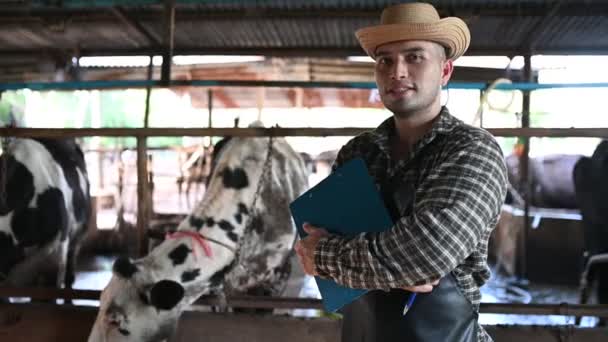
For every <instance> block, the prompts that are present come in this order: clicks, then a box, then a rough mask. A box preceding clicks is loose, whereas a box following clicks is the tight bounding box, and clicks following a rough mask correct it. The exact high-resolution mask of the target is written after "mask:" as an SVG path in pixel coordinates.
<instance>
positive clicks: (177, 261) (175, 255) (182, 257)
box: [169, 243, 192, 266]
mask: <svg viewBox="0 0 608 342" xmlns="http://www.w3.org/2000/svg"><path fill="white" fill-rule="evenodd" d="M190 252H192V250H191V249H190V248H188V246H186V245H185V244H183V243H182V244H180V245H179V246H177V247H175V249H174V250H172V251H171V253H169V258H170V259H171V260H172V261H173V265H174V266H175V265H181V264H183V263H184V261H186V258H187V257H188V253H190Z"/></svg>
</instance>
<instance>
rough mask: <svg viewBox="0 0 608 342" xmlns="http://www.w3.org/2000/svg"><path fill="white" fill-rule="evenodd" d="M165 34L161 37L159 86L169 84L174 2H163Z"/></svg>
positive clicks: (173, 32) (173, 30)
mask: <svg viewBox="0 0 608 342" xmlns="http://www.w3.org/2000/svg"><path fill="white" fill-rule="evenodd" d="M164 23H165V34H164V36H163V44H164V49H163V65H162V70H161V74H160V81H161V84H162V85H163V86H165V87H168V86H169V85H170V84H171V64H172V63H173V62H172V60H173V44H174V38H175V0H165V20H164Z"/></svg>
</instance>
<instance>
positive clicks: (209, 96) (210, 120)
mask: <svg viewBox="0 0 608 342" xmlns="http://www.w3.org/2000/svg"><path fill="white" fill-rule="evenodd" d="M207 108H208V110H209V116H208V117H207V127H209V128H212V127H213V89H211V88H208V89H207ZM203 142H204V143H205V144H206V145H207V146H206V147H210V146H212V145H213V137H212V136H208V137H207V138H206V139H204V140H203Z"/></svg>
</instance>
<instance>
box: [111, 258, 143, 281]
mask: <svg viewBox="0 0 608 342" xmlns="http://www.w3.org/2000/svg"><path fill="white" fill-rule="evenodd" d="M112 271H113V272H114V274H116V275H118V276H119V277H121V278H124V279H129V278H131V277H132V276H133V274H135V272H137V271H138V269H137V266H135V264H133V263H132V262H131V260H130V259H129V258H127V257H119V258H118V259H116V261H114V265H113V266H112Z"/></svg>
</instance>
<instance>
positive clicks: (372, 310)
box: [341, 182, 478, 342]
mask: <svg viewBox="0 0 608 342" xmlns="http://www.w3.org/2000/svg"><path fill="white" fill-rule="evenodd" d="M380 190H381V193H382V197H383V200H384V203H385V205H386V207H387V209H388V210H389V212H390V214H391V216H392V219H393V222H395V221H396V220H397V219H398V218H399V216H401V215H400V214H399V213H405V214H408V212H411V206H412V204H413V193H414V191H415V190H414V189H413V187H411V186H410V188H409V189H407V188H406V189H396V188H395V187H393V184H390V183H386V182H385V183H384V184H381V186H380ZM395 196H402V198H400V199H399V202H400V203H399V204H401V207H403V206H404V205H405V206H407V207H408V208H407V209H406V208H399V205H398V204H397V203H395V202H396V198H395ZM403 196H405V197H408V196H409V197H410V198H409V199H404V198H403ZM404 203H405V204H404ZM400 209H401V210H400ZM409 294H410V292H407V291H405V290H398V289H395V290H391V291H389V292H386V291H381V290H375V291H370V292H368V293H366V294H365V295H364V296H362V297H361V298H359V299H358V300H356V301H354V302H353V303H351V304H349V305H347V306H345V307H344V308H342V310H341V313H342V314H343V321H342V342H475V341H477V330H478V325H477V318H478V313H477V311H476V310H475V308H474V307H473V305H472V304H471V302H470V301H468V300H467V299H466V298H465V297H464V295H463V294H462V292H461V291H460V289H458V287H457V285H456V279H455V278H454V276H453V275H452V274H451V273H450V274H448V275H447V276H446V277H444V278H443V279H441V280H440V281H439V285H438V286H436V287H435V288H434V289H433V291H431V292H430V293H418V294H417V296H416V299H415V301H414V303H413V305H412V306H411V308H410V309H409V311H408V312H407V314H406V315H405V316H404V315H403V307H404V305H405V303H406V302H407V300H408V297H409Z"/></svg>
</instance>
